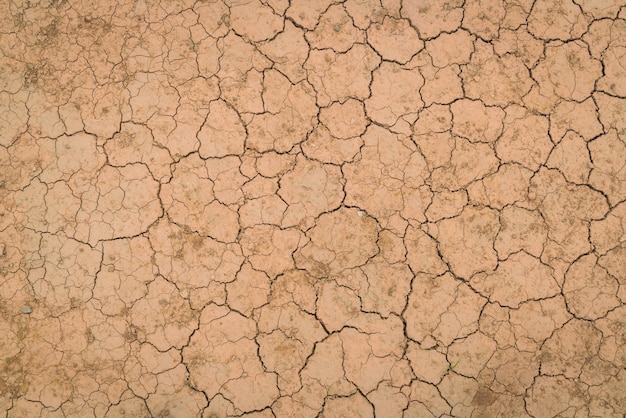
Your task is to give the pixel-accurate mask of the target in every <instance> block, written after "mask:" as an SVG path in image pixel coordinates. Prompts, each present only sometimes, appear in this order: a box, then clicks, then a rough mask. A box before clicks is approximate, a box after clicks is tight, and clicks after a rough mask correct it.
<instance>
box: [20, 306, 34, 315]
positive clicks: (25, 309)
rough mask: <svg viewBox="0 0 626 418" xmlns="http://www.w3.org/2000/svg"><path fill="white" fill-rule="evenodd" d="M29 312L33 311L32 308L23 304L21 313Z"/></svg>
mask: <svg viewBox="0 0 626 418" xmlns="http://www.w3.org/2000/svg"><path fill="white" fill-rule="evenodd" d="M31 312H33V308H31V307H30V306H24V307H23V308H22V313H23V314H29V313H31Z"/></svg>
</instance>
